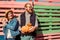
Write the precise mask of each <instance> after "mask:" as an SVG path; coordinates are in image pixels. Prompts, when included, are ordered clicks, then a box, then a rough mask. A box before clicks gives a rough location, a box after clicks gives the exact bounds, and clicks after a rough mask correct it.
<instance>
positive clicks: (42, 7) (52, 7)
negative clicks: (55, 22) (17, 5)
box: [34, 5, 60, 9]
mask: <svg viewBox="0 0 60 40" xmlns="http://www.w3.org/2000/svg"><path fill="white" fill-rule="evenodd" d="M34 8H37V9H38V8H39V9H40V8H41V9H60V6H40V5H35V6H34Z"/></svg>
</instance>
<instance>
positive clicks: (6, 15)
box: [5, 10, 14, 20]
mask: <svg viewBox="0 0 60 40" xmlns="http://www.w3.org/2000/svg"><path fill="white" fill-rule="evenodd" d="M10 12H11V14H13V11H12V10H9V11H7V12H6V13H5V17H6V18H7V19H8V20H9V17H8V14H9V13H10ZM13 16H14V15H13Z"/></svg>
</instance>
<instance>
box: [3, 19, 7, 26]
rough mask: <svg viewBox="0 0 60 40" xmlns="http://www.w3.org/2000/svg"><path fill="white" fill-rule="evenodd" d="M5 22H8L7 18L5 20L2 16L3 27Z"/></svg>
mask: <svg viewBox="0 0 60 40" xmlns="http://www.w3.org/2000/svg"><path fill="white" fill-rule="evenodd" d="M7 22H8V20H7V19H6V18H3V19H2V23H3V27H4V26H5V25H7Z"/></svg>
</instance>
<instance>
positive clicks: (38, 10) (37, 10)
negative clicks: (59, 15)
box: [35, 9, 60, 13]
mask: <svg viewBox="0 0 60 40" xmlns="http://www.w3.org/2000/svg"><path fill="white" fill-rule="evenodd" d="M35 12H36V13H37V12H60V11H58V10H40V9H36V10H35Z"/></svg>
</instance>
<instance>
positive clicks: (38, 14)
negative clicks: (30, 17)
mask: <svg viewBox="0 0 60 40" xmlns="http://www.w3.org/2000/svg"><path fill="white" fill-rule="evenodd" d="M36 15H37V16H60V14H57V13H56V14H53V13H51V14H50V13H49V14H45V13H44V14H40V13H36Z"/></svg>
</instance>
